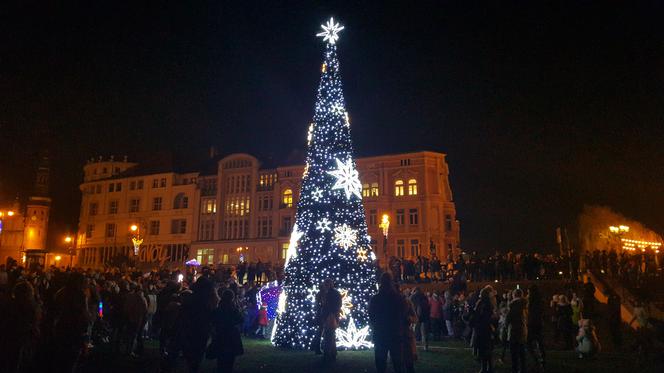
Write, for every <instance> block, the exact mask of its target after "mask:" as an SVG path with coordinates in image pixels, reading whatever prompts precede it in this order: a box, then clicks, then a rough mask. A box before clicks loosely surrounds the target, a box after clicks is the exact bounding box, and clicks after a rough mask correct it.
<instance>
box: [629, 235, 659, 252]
mask: <svg viewBox="0 0 664 373" xmlns="http://www.w3.org/2000/svg"><path fill="white" fill-rule="evenodd" d="M620 240H621V241H622V244H623V247H622V248H623V250H627V251H636V249H637V248H639V249H641V251H646V248H651V249H652V250H655V251H657V252H659V251H658V250H659V247H660V246H662V243H661V242H655V241H639V240H630V239H627V238H621V239H620Z"/></svg>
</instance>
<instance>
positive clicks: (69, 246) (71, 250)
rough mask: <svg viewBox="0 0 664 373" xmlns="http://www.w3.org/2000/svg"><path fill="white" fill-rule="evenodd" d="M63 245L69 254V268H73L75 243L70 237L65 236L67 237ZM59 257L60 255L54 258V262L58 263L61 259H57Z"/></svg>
mask: <svg viewBox="0 0 664 373" xmlns="http://www.w3.org/2000/svg"><path fill="white" fill-rule="evenodd" d="M65 243H66V244H67V252H68V253H69V268H73V266H74V246H75V245H76V243H75V242H74V239H73V238H72V237H71V236H70V235H67V237H65ZM59 257H60V255H58V256H56V257H55V261H56V262H59V261H60V259H62V258H61V257H60V259H58V258H59Z"/></svg>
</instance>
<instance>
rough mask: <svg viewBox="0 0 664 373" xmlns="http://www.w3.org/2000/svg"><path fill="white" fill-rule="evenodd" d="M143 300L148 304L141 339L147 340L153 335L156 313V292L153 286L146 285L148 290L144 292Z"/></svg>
mask: <svg viewBox="0 0 664 373" xmlns="http://www.w3.org/2000/svg"><path fill="white" fill-rule="evenodd" d="M144 296H145V300H146V301H147V304H148V310H147V313H146V315H145V328H143V338H144V339H147V338H150V337H152V336H153V335H154V334H153V333H154V325H153V324H154V322H153V320H154V315H155V313H156V312H157V291H156V289H155V287H154V284H152V283H150V284H148V289H147V290H146V291H145V294H144Z"/></svg>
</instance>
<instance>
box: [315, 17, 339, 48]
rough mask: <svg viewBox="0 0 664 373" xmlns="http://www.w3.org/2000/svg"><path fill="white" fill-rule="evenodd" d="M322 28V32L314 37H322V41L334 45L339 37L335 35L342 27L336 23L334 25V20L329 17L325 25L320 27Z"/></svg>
mask: <svg viewBox="0 0 664 373" xmlns="http://www.w3.org/2000/svg"><path fill="white" fill-rule="evenodd" d="M320 27H322V28H323V32H319V33H318V34H316V36H322V37H323V41H327V42H329V43H330V44H334V43H336V42H337V40H339V35H337V34H338V33H339V32H340V31H341V30H343V29H344V27H343V26H340V25H339V24H338V23H334V18H333V17H330V19H329V20H328V21H327V24H326V25H320Z"/></svg>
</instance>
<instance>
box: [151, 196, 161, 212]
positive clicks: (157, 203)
mask: <svg viewBox="0 0 664 373" xmlns="http://www.w3.org/2000/svg"><path fill="white" fill-rule="evenodd" d="M159 210H161V197H155V198H153V199H152V211H159Z"/></svg>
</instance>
